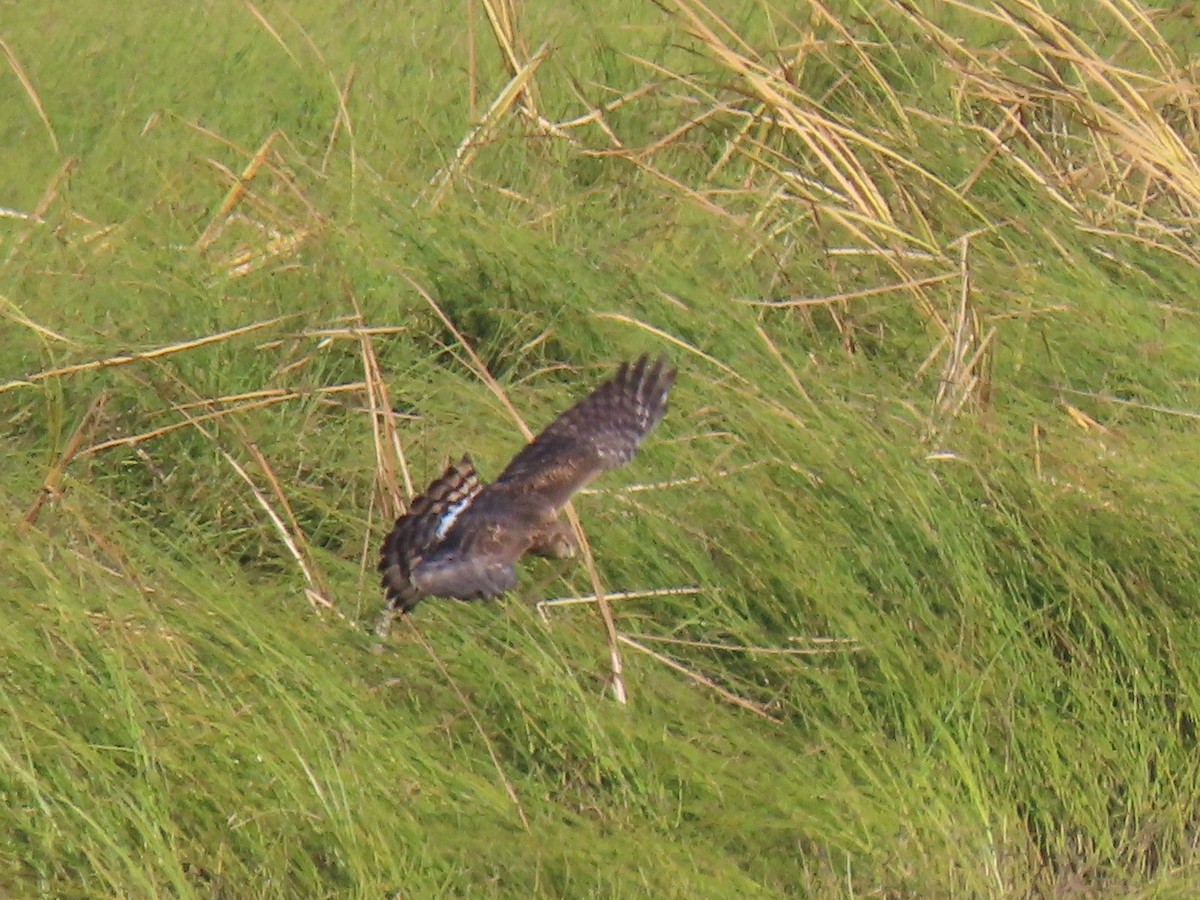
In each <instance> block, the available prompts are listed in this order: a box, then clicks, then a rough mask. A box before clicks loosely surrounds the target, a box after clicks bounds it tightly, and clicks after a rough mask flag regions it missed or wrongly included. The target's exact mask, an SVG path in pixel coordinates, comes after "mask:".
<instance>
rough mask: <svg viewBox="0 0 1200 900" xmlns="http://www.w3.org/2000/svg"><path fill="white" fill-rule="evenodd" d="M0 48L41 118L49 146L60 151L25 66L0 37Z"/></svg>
mask: <svg viewBox="0 0 1200 900" xmlns="http://www.w3.org/2000/svg"><path fill="white" fill-rule="evenodd" d="M0 50H3V51H4V56H5V58H7V60H8V67H9V68H10V69H12V73H13V74H14V75H16V76H17V81H19V82H21V87H22V88H24V89H25V96H26V97H28V98H29V102H30V103H31V104H32V105H33V108H34V111H36V112H37V114H38V118H39V119H41V120H42V125H44V126H45V128H46V134H48V135H49V136H50V146H52V147H53V148H54V152H55V153H56V154H57V153H61V152H62V150H61V149H60V148H59V146H58V136H57V135H56V134H55V133H54V126H53V125H51V124H50V117H49V116H47V115H46V108H45V107H44V106H42V99H41V98H40V97H39V96H38V92H37V89H36V88H34V86H33V82H32V81H30V80H29V75H27V74H26V72H25V67H24V66H22V65H21V61H20V60H19V59H17V55H16V54H15V53H13V52H12V48H11V47H9V46H8V44H7V43H5V41H4V39H3V38H0Z"/></svg>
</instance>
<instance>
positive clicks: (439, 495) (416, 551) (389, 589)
mask: <svg viewBox="0 0 1200 900" xmlns="http://www.w3.org/2000/svg"><path fill="white" fill-rule="evenodd" d="M482 490H483V485H482V483H480V481H479V476H478V475H477V474H476V472H475V465H474V463H472V462H471V457H470V456H463V458H462V459H461V460H459V461H458V462H456V463H452V464H451V465H450V466H449V467H447V469H446V471H445V472H443V473H442V475H441V477H439V478H437V479H436V480H435V481H434V482H433V483H432V484H431V485H429V488H428V489H427V490H426V491H425V493H424V494H421V495H420V496H418V497H416V498H415V499H414V500H413V502H412V503H411V504H409V507H408V512H406V513H405V514H404V515H402V516H401V517H400V518H398V519H397V520H396V524H395V525H394V526H393V527H392V531H391V533H390V534H389V535H388V536H387V538H386V539H385V540H384V542H383V549H382V550H381V551H380V553H379V571H380V573H381V574H382V579H381V580H382V582H383V589H384V593H385V594H386V596H387V599H388V602H389V603H390V604H391V606H392V607H393V608H394V609H396V610H399V611H400V612H407V611H408V610H410V609H412V608H413V607H414V606H416V605H417V601H419V600H420V599H421V598H422V597H424V596H426V595H427V594H430V593H435V592H434V591H431V590H428V589H426V588H425V587H423V586H422V585H421V584H420V583H419V581H420V579H417V580H414V577H413V576H414V571H417V570H419V568H420V565H421V563H422V561H423V560H424V559H425V558H426V557H427V556H429V555H430V554H431V553H433V552H435V551H436V549H437V548H438V545H439V544H440V543H441V542H442V539H443V538H444V537H445V536H446V534H447V533H448V532H449V531H450V529H451V528H453V527H454V524H455V522H457V521H458V519H459V517H460V516H461V515H462V514H463V512H465V511H466V509H467V508H468V507H469V506H470V505H471V502H472V501H473V500H474V499H475V498H476V497H477V496H478V495H479V493H480V491H482ZM450 596H453V595H450Z"/></svg>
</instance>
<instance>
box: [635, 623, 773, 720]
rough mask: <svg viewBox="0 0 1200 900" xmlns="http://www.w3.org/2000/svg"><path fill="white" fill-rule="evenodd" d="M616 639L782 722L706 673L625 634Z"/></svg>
mask: <svg viewBox="0 0 1200 900" xmlns="http://www.w3.org/2000/svg"><path fill="white" fill-rule="evenodd" d="M617 639H618V640H619V641H620V642H621V643H622V644H625V645H627V646H629V647H633V648H634V649H635V650H638V651H640V652H642V653H645V654H646V655H647V656H649V657H650V658H651V659H653V660H656V661H657V662H660V663H662V664H663V665H664V666H667V667H668V668H670V669H674V670H675V671H676V672H681V673H683V674H684V675H686V676H687V677H688V678H690V679H692V680H693V681H695V682H696V683H697V684H702V685H704V686H705V687H706V688H708V689H709V690H711V691H715V692H716V693H717V694H719V695H720V696H722V697H724V698H725V699H726V700H728V701H729V702H730V703H732V704H734V705H735V706H740V707H741V708H742V709H747V710H749V711H750V712H752V713H754V714H755V715H756V716H761V717H762V718H764V719H766V720H767V721H769V722H774V723H775V724H776V725H780V724H782V721H781V720H780V719H778V718H776V717H775V716H773V715H771V714H770V713H769V712H767V711H766V709H764V708H763V707H762V706H761V705H759V704H757V703H755V702H754V701H753V700H747V699H746V698H745V697H739V696H738V695H737V694H735V693H733V692H732V691H730V690H727V689H726V688H723V687H721V686H720V685H719V684H717V683H716V682H715V681H713V680H712V679H711V678H709V677H708V676H707V675H701V674H700V673H699V672H697V671H695V670H694V669H689V668H688V667H687V666H685V665H684V664H683V663H680V662H676V661H675V660H673V659H671V657H669V656H664V655H663V654H661V653H659V652H657V651H655V650H651V649H650V648H649V647H647V646H646V645H645V644H642V643H640V642H639V641H636V640H634V639H633V638H632V637H630V636H629V635H627V634H618V635H617Z"/></svg>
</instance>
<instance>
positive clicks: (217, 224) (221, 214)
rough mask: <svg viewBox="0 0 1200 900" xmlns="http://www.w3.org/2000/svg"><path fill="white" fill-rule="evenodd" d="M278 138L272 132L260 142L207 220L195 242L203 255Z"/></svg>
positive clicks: (274, 132)
mask: <svg viewBox="0 0 1200 900" xmlns="http://www.w3.org/2000/svg"><path fill="white" fill-rule="evenodd" d="M278 136H279V132H278V131H272V132H271V133H270V134H269V135H267V139H266V140H265V141H263V142H262V145H261V146H260V147H259V148H258V150H256V151H255V153H254V155H253V156H252V157H250V161H249V162H248V163H247V164H246V167H245V168H244V169H243V170H242V174H241V175H239V176H238V178H237V180H236V181H235V182H234V184H233V186H232V187H231V188H230V189H229V192H228V193H227V194H226V195H225V199H224V200H223V201H221V205H220V207H218V208H217V211H216V213H215V214H214V215H213V217H212V219H210V220H209V223H208V227H206V228H205V229H204V232H203V233H202V234H201V235H200V237H199V239H198V240H197V241H196V249H197V250H198V251H199V252H201V253H203V252H204V251H205V250H207V249H208V247H209V245H210V244H211V243H212V242H213V240H215V239H216V237H217V235H218V233H219V232H220V229H221V227H222V225H223V224H224V222H225V219H226V217H227V216H228V215H229V214H230V213H231V212H233V208H234V207H235V206H237V204H238V201H240V200H241V199H242V195H243V194H245V193H246V186H247V185H249V184H250V182H251V181H253V180H254V176H256V175H257V174H258V170H259V169H260V168H262V165H263V163H264V162H265V161H266V159H267V154H268V153H270V152H271V145H272V144H274V143H275V139H276V138H277V137H278Z"/></svg>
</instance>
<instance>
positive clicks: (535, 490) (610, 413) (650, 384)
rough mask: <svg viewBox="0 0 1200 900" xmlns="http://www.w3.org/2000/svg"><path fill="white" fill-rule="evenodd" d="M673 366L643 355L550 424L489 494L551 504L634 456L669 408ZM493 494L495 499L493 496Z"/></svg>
mask: <svg viewBox="0 0 1200 900" xmlns="http://www.w3.org/2000/svg"><path fill="white" fill-rule="evenodd" d="M674 382H675V370H674V369H672V368H669V367H668V365H667V359H666V357H665V356H660V357H659V358H658V359H656V360H654V361H653V362H651V361H650V358H649V357H648V356H646V355H644V354H643V355H642V356H641V357H640V358H639V359H638V361H637V362H635V363H628V362H626V363H622V364H621V366H620V367H619V368H618V369H617V371H616V374H614V375H613V376H612V378H610V379H609V380H608V381H605V382H604V383H603V384H601V385H600V386H599V387H598V388H596V390H594V391H593V392H592V393H591V394H590V395H589V396H587V397H586V398H584V399H583V400H581V401H580V402H579V403H577V404H575V405H574V406H573V407H571V408H570V409H568V410H567V411H566V412H565V413H563V414H562V415H560V416H559V417H558V418H557V419H555V420H554V421H553V422H551V423H550V424H549V425H548V426H546V428H545V430H544V431H542V433H541V434H539V435H538V436H537V437H536V438H535V439H534V440H533V441H532V442H531V443H529V444H527V445H526V446H525V447H524V449H522V450H521V452H520V453H518V454H517V455H516V456H515V457H514V458H513V461H512V462H510V463H509V464H508V468H506V469H505V470H504V471H503V472H502V473H501V475H500V477H499V478H497V479H496V481H495V482H494V483H493V484H490V485H488V487H487V489H486V490H487V493H488V494H489V495H497V496H499V495H504V494H508V495H514V496H515V495H520V496H522V497H523V498H526V499H527V498H530V497H533V498H536V500H537V502H539V503H542V504H544V505H545V506H546V507H548V508H549V510H557V509H559V508H560V507H561V506H563V505H564V504H565V503H566V502H567V501H568V500H569V499H571V495H572V494H573V493H575V491H577V490H579V488H581V487H583V486H584V485H585V484H587V483H588V482H589V481H591V480H592V479H593V478H595V477H596V476H597V475H599V474H600V473H601V472H603V471H605V470H606V469H615V468H616V467H617V466H622V465H624V464H625V463H627V462H629V461H630V460H631V459H633V455H634V453H635V452H636V451H637V448H638V445H639V444H640V443H641V442H642V439H643V438H644V437H645V436H646V435H647V434H649V433H650V431H651V430H652V429H653V428H654V426H655V425H657V424H658V423H659V422H660V421H661V420H662V417H663V414H664V413H665V412H666V411H667V394H668V393H670V390H671V385H672V384H674ZM489 499H494V497H493V496H489Z"/></svg>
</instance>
